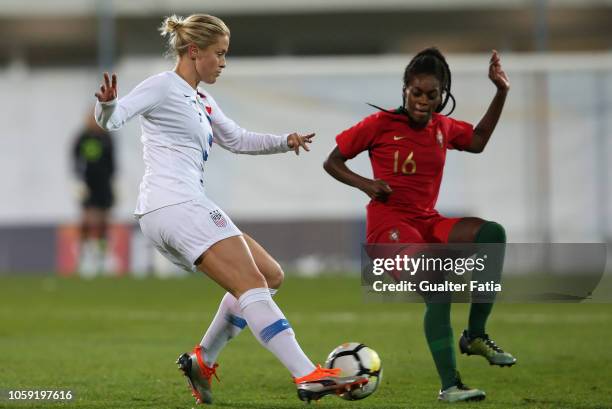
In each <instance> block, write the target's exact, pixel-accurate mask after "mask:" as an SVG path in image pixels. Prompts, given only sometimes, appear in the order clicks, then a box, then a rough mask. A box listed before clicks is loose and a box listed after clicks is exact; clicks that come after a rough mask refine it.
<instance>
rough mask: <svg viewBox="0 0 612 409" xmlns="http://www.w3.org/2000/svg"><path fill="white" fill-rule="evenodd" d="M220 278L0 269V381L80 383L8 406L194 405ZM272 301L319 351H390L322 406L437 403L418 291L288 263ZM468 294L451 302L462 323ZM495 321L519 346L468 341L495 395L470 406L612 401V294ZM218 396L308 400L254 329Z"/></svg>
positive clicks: (506, 310) (501, 335) (240, 403)
mask: <svg viewBox="0 0 612 409" xmlns="http://www.w3.org/2000/svg"><path fill="white" fill-rule="evenodd" d="M221 296H222V291H221V290H220V289H219V288H218V287H217V286H216V285H214V284H213V283H212V282H211V281H210V280H207V279H204V278H202V277H198V276H193V277H190V278H188V279H173V280H156V279H145V280H135V279H97V280H92V281H81V280H77V279H59V278H52V277H45V278H41V277H38V278H15V277H0V390H3V394H4V396H6V390H9V389H63V390H67V389H69V390H72V391H73V392H74V394H75V396H76V398H75V400H74V401H72V402H64V403H53V402H47V403H45V402H41V401H30V402H9V401H8V400H6V397H4V398H3V399H2V400H0V407H1V408H4V407H7V408H9V407H10V408H12V407H14V408H62V407H66V408H113V409H120V408H126V409H127V408H130V409H135V408H164V409H165V408H191V407H193V406H194V405H193V398H192V397H191V396H190V393H189V392H188V390H187V386H186V383H185V380H184V378H183V377H182V376H181V375H180V373H179V371H178V370H177V369H176V365H175V364H174V361H175V359H176V358H177V356H178V355H179V354H180V353H181V352H184V351H186V350H188V349H190V348H191V347H193V345H195V344H196V343H197V342H199V340H200V338H201V336H202V334H203V332H204V330H205V329H206V327H207V326H208V323H209V322H210V320H211V319H212V316H213V314H214V313H215V312H216V308H217V304H218V301H219V300H220V297H221ZM276 301H277V302H278V304H279V305H280V306H281V308H282V309H283V310H284V312H285V314H286V315H287V318H288V319H289V321H290V322H291V324H292V326H293V327H294V329H295V331H296V333H297V337H298V340H299V341H300V343H301V345H302V347H303V348H304V350H305V351H306V353H307V354H308V355H309V356H310V357H311V359H313V360H314V361H315V362H323V361H324V360H325V357H326V355H327V353H328V352H329V351H331V350H332V349H333V348H334V347H336V346H337V345H339V344H340V343H342V342H345V341H359V342H363V343H365V344H367V345H369V346H371V347H373V348H374V349H375V350H377V351H378V352H379V354H380V356H381V359H382V362H383V367H384V380H383V383H382V385H381V386H380V389H379V390H378V391H377V392H376V393H375V394H374V395H372V396H371V397H369V398H368V399H365V400H364V401H360V402H345V401H343V400H341V399H339V398H337V397H326V398H324V399H322V400H321V401H320V402H319V403H318V404H317V405H316V407H317V408H351V407H355V408H398V409H399V408H402V409H406V408H440V407H441V406H443V405H444V404H442V403H438V402H437V401H436V396H437V390H438V388H439V385H438V380H437V376H436V373H435V369H434V365H433V362H432V360H431V357H430V355H429V352H428V350H427V347H426V344H425V340H424V336H423V330H422V315H423V305H421V304H364V303H363V302H362V297H361V292H360V287H359V279H357V278H345V277H337V276H336V277H327V278H317V279H304V278H297V277H291V276H290V277H289V278H287V280H286V281H285V284H284V285H283V287H282V289H281V291H280V292H279V293H278V295H277V296H276ZM467 308H468V307H467V306H466V305H455V306H453V327H454V329H455V334H456V337H458V335H459V333H460V331H461V330H462V329H463V328H464V325H465V323H466V321H467ZM488 331H489V333H490V334H491V335H492V336H493V338H494V339H495V340H496V341H497V342H498V343H499V344H500V345H501V346H502V347H505V348H506V349H508V350H509V351H511V352H512V353H513V354H515V356H516V357H517V358H518V363H517V365H516V366H514V367H512V368H498V367H491V366H489V365H488V364H487V363H486V361H485V360H484V359H483V358H481V357H466V356H462V355H458V357H457V360H458V365H459V369H460V370H461V373H462V376H463V378H464V382H466V383H467V384H468V385H470V386H474V387H478V388H481V389H483V390H485V391H486V392H487V399H486V400H485V401H483V402H478V403H474V404H456V406H458V407H460V408H476V407H477V408H482V409H485V408H504V409H506V408H551V409H559V408H592V409H595V408H598V409H602V408H612V397H611V393H610V392H611V391H612V386H611V385H612V382H611V380H612V378H611V376H610V374H611V373H612V369H611V368H612V348H611V346H612V343H611V339H612V304H520V305H519V304H500V305H498V306H496V308H495V309H494V311H493V315H492V318H491V320H490V324H489V328H488ZM219 361H220V368H219V371H218V373H219V376H220V378H221V382H220V383H217V382H216V381H215V383H214V385H213V389H214V393H215V399H216V402H215V405H214V407H218V408H221V409H231V408H254V409H258V408H261V409H264V408H266V409H272V408H283V409H285V408H287V409H288V408H302V407H306V406H307V405H306V404H305V403H302V402H300V401H298V399H297V397H296V392H295V388H294V386H293V384H292V382H291V379H290V376H289V374H288V372H287V371H286V370H285V369H284V368H283V367H282V366H281V365H280V363H278V362H277V361H276V359H275V358H274V357H273V356H272V354H270V353H269V352H268V351H266V350H264V349H263V348H262V347H261V346H260V345H259V344H258V343H257V342H256V341H255V339H254V338H253V336H252V335H251V334H250V332H248V331H245V332H243V333H242V334H241V335H240V336H239V337H238V338H236V339H235V340H233V341H232V342H231V343H230V345H229V346H228V347H227V349H226V350H225V351H224V352H223V353H222V355H221V356H220V359H219Z"/></svg>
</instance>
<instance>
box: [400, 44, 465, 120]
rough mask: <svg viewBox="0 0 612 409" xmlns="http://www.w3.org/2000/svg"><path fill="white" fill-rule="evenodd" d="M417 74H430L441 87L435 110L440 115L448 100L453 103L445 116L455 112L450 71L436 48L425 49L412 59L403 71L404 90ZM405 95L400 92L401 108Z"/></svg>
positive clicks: (404, 102)
mask: <svg viewBox="0 0 612 409" xmlns="http://www.w3.org/2000/svg"><path fill="white" fill-rule="evenodd" d="M418 74H430V75H433V76H434V77H436V78H437V79H438V81H440V86H441V87H442V102H441V103H440V105H438V107H437V108H436V112H438V113H440V112H442V110H443V109H444V108H445V107H446V104H447V103H448V100H449V99H450V100H452V101H453V107H452V108H451V110H450V112H449V113H448V114H447V115H450V114H451V113H452V112H453V111H454V110H455V97H453V94H451V71H450V68H449V67H448V63H447V62H446V58H444V56H443V55H442V53H441V52H440V50H438V49H437V48H436V47H430V48H426V49H424V50H423V51H421V52H419V53H418V54H417V55H415V56H414V58H412V60H411V61H410V63H409V64H408V65H407V66H406V70H405V71H404V88H403V91H405V90H406V88H407V87H408V84H410V81H411V80H412V77H413V76H415V75H418ZM405 99H406V94H405V92H402V102H403V103H402V106H404V105H405V104H406V101H405Z"/></svg>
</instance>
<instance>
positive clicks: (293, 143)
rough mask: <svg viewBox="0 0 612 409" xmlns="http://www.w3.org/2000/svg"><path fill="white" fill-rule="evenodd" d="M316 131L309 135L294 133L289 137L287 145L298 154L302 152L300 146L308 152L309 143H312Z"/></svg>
mask: <svg viewBox="0 0 612 409" xmlns="http://www.w3.org/2000/svg"><path fill="white" fill-rule="evenodd" d="M314 136H315V134H314V133H309V134H308V135H300V134H297V133H292V134H291V135H289V136H288V137H287V146H289V148H290V149H292V150H293V151H294V152H295V154H296V155H299V154H300V146H301V147H302V149H304V150H305V151H306V152H308V151H310V148H309V147H308V145H307V144H308V143H312V138H314Z"/></svg>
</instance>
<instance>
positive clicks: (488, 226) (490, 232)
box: [475, 221, 506, 243]
mask: <svg viewBox="0 0 612 409" xmlns="http://www.w3.org/2000/svg"><path fill="white" fill-rule="evenodd" d="M475 242H476V243H505V242H506V230H505V229H504V226H502V225H501V224H499V223H496V222H491V221H488V222H485V223H484V224H483V225H482V226H480V229H478V232H477V233H476V240H475Z"/></svg>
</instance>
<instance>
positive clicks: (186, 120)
mask: <svg viewBox="0 0 612 409" xmlns="http://www.w3.org/2000/svg"><path fill="white" fill-rule="evenodd" d="M136 115H141V127H142V136H141V141H142V143H143V145H144V150H143V152H144V155H143V156H144V163H145V174H144V177H143V178H142V182H141V184H140V193H139V195H138V203H137V205H136V210H135V212H134V213H135V214H136V215H143V214H146V213H149V212H152V211H153V210H157V209H159V208H161V207H165V206H169V205H173V204H178V203H184V202H187V201H190V200H193V199H197V198H200V197H202V196H204V165H205V164H206V161H207V160H208V157H209V155H210V150H211V147H212V145H213V142H214V143H217V144H219V145H220V146H221V147H223V148H225V149H227V150H229V151H231V152H234V153H247V154H253V155H256V154H269V153H281V152H287V151H289V147H288V146H287V135H282V136H281V135H270V134H262V133H256V132H249V131H247V130H245V129H243V128H241V127H240V126H238V125H237V124H236V123H235V122H234V121H232V120H231V119H229V118H227V117H226V116H225V115H224V114H223V112H222V111H221V109H219V106H218V105H217V103H216V102H215V100H214V99H213V98H212V97H211V95H210V94H208V93H207V92H205V91H202V90H201V89H199V90H195V89H193V88H192V87H191V86H190V85H189V84H188V83H187V82H186V81H185V80H183V79H182V78H181V77H180V76H179V75H178V74H176V73H175V72H174V71H166V72H162V73H161V74H157V75H154V76H152V77H149V78H147V79H146V80H144V81H143V82H142V83H140V84H139V85H138V86H137V87H136V88H134V89H133V90H132V92H130V93H129V94H128V95H126V96H125V97H123V98H121V99H119V100H118V101H117V99H115V100H113V101H110V102H103V103H100V102H98V103H97V104H96V111H95V117H96V122H97V123H98V124H99V125H100V126H101V127H102V128H104V129H106V130H108V131H114V130H117V129H119V128H121V126H123V124H125V123H126V122H127V121H128V120H130V119H131V118H132V117H134V116H136Z"/></svg>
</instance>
